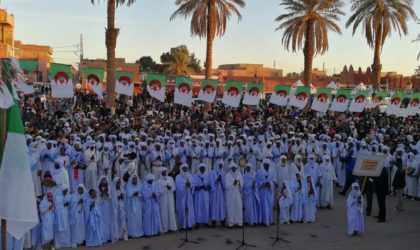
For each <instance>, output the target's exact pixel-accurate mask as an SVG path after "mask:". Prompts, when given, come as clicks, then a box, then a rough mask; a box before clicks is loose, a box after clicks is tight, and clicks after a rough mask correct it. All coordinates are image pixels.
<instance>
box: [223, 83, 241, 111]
mask: <svg viewBox="0 0 420 250" xmlns="http://www.w3.org/2000/svg"><path fill="white" fill-rule="evenodd" d="M241 93H242V83H241V82H234V81H226V85H225V91H224V92H223V99H222V103H223V104H226V105H228V106H231V107H233V108H237V107H239V103H240V102H241V97H242V94H241Z"/></svg>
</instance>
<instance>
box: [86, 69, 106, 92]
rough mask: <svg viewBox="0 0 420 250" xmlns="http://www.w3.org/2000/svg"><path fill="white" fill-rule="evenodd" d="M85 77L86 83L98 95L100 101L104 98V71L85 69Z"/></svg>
mask: <svg viewBox="0 0 420 250" xmlns="http://www.w3.org/2000/svg"><path fill="white" fill-rule="evenodd" d="M83 73H84V77H85V79H86V83H87V85H88V86H89V88H91V89H92V90H93V92H95V94H97V95H98V97H99V98H100V99H102V98H103V96H102V85H103V83H102V81H103V80H104V69H99V68H84V69H83Z"/></svg>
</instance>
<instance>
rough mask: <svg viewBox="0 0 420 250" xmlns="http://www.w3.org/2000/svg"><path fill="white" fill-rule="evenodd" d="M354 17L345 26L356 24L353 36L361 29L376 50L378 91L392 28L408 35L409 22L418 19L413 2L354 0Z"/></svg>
mask: <svg viewBox="0 0 420 250" xmlns="http://www.w3.org/2000/svg"><path fill="white" fill-rule="evenodd" d="M351 2H352V6H351V10H352V12H353V14H352V15H351V16H350V18H349V20H348V21H347V23H346V27H347V28H348V27H349V26H351V25H353V34H354V33H355V32H356V30H357V28H358V27H359V26H362V32H363V33H364V35H365V37H366V40H367V43H368V45H369V47H371V48H373V50H374V56H373V64H372V74H373V77H372V80H373V87H374V88H375V89H377V88H379V87H380V80H381V69H382V65H381V51H382V48H383V46H384V44H385V40H386V38H387V37H388V36H390V35H391V31H392V29H393V30H394V31H396V32H398V34H399V36H401V34H404V35H407V34H408V26H407V21H408V20H409V19H411V18H413V19H416V13H415V12H414V10H413V1H412V0H352V1H351Z"/></svg>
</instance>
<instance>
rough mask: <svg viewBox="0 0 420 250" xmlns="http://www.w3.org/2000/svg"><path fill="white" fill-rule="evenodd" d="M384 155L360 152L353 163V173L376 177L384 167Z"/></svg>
mask: <svg viewBox="0 0 420 250" xmlns="http://www.w3.org/2000/svg"><path fill="white" fill-rule="evenodd" d="M385 158H386V155H383V154H369V153H366V152H363V153H360V154H359V155H358V156H357V159H356V164H355V165H354V169H353V175H357V176H369V177H378V176H379V175H381V172H382V169H383V168H384V164H385Z"/></svg>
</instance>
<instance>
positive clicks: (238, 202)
mask: <svg viewBox="0 0 420 250" xmlns="http://www.w3.org/2000/svg"><path fill="white" fill-rule="evenodd" d="M243 183H244V180H243V177H242V174H241V173H240V172H239V171H238V167H237V166H236V164H231V165H230V167H229V172H228V173H227V174H226V178H225V189H226V211H227V225H228V227H233V226H235V225H237V226H242V222H243V221H242V216H243V214H242V195H241V190H242V187H243Z"/></svg>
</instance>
